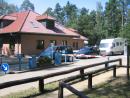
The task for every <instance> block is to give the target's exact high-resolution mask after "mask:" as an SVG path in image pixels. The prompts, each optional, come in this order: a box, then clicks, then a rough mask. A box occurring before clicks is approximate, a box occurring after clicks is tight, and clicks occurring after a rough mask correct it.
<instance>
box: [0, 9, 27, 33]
mask: <svg viewBox="0 0 130 98" xmlns="http://www.w3.org/2000/svg"><path fill="white" fill-rule="evenodd" d="M28 13H29V11H26V12H21V13H14V14H10V15H9V16H10V18H11V16H12V17H13V16H16V17H17V18H16V20H15V21H14V22H13V23H11V24H10V25H8V26H6V27H4V28H1V29H0V31H1V32H0V34H1V33H10V32H20V29H21V28H22V26H23V23H24V21H25V20H26V18H27V15H28Z"/></svg>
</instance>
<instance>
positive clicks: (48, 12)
mask: <svg viewBox="0 0 130 98" xmlns="http://www.w3.org/2000/svg"><path fill="white" fill-rule="evenodd" d="M43 14H48V15H50V16H54V12H53V9H52V8H50V7H49V8H47V10H46V11H45V12H44V13H43Z"/></svg>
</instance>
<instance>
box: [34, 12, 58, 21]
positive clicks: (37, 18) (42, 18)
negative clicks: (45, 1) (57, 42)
mask: <svg viewBox="0 0 130 98" xmlns="http://www.w3.org/2000/svg"><path fill="white" fill-rule="evenodd" d="M45 19H49V20H54V21H55V20H56V19H55V18H54V17H51V16H48V15H47V14H45V15H40V16H37V17H36V20H45Z"/></svg>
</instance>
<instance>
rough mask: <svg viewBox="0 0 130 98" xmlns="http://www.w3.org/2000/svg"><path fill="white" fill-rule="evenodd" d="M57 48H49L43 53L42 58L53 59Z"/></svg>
mask: <svg viewBox="0 0 130 98" xmlns="http://www.w3.org/2000/svg"><path fill="white" fill-rule="evenodd" d="M55 49H56V47H48V48H47V49H45V50H44V51H43V52H41V54H40V56H49V57H51V56H52V55H53V52H54V51H55Z"/></svg>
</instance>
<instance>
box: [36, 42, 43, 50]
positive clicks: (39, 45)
mask: <svg viewBox="0 0 130 98" xmlns="http://www.w3.org/2000/svg"><path fill="white" fill-rule="evenodd" d="M37 49H44V40H37Z"/></svg>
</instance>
